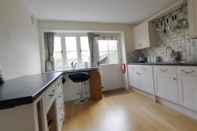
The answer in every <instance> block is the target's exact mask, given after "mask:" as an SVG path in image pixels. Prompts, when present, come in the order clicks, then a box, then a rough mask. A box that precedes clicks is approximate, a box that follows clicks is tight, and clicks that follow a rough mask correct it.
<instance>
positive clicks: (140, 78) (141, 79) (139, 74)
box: [128, 65, 154, 94]
mask: <svg viewBox="0 0 197 131" xmlns="http://www.w3.org/2000/svg"><path fill="white" fill-rule="evenodd" d="M128 76H129V85H130V86H132V87H135V88H137V89H139V90H142V91H144V92H147V93H150V94H154V86H153V68H152V66H132V65H129V66H128Z"/></svg>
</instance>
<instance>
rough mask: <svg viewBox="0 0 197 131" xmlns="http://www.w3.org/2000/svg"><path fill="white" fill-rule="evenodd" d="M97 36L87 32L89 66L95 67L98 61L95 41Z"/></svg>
mask: <svg viewBox="0 0 197 131" xmlns="http://www.w3.org/2000/svg"><path fill="white" fill-rule="evenodd" d="M97 36H98V35H97V34H94V33H88V39H89V47H90V63H91V67H97V66H98V61H99V53H98V45H97V43H96V37H97Z"/></svg>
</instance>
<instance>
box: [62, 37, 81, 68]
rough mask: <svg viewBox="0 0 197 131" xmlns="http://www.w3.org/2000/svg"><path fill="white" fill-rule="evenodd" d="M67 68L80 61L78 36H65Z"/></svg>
mask: <svg viewBox="0 0 197 131" xmlns="http://www.w3.org/2000/svg"><path fill="white" fill-rule="evenodd" d="M65 48H66V52H65V55H66V65H65V66H66V68H70V67H72V66H71V65H72V63H73V62H79V60H78V55H77V54H78V52H77V38H76V37H65Z"/></svg>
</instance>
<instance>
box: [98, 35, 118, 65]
mask: <svg viewBox="0 0 197 131" xmlns="http://www.w3.org/2000/svg"><path fill="white" fill-rule="evenodd" d="M114 36H115V35H114ZM99 40H116V41H117V53H118V63H105V64H99V65H114V64H121V61H122V56H121V45H120V37H119V36H116V39H102V37H100V38H98V39H97V40H96V41H97V45H98V57H100V54H99ZM107 52H108V55H109V53H110V50H109V49H107Z"/></svg>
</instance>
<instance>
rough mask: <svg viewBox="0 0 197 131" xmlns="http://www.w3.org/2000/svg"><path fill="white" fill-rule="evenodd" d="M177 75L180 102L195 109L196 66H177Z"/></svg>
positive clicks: (196, 106) (196, 108)
mask: <svg viewBox="0 0 197 131" xmlns="http://www.w3.org/2000/svg"><path fill="white" fill-rule="evenodd" d="M178 76H179V86H180V87H181V95H182V96H181V104H183V105H184V106H185V107H187V108H189V109H192V110H195V111H197V67H179V68H178Z"/></svg>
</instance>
